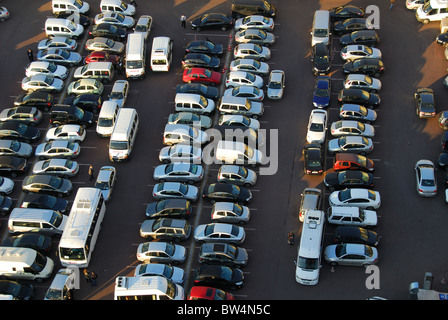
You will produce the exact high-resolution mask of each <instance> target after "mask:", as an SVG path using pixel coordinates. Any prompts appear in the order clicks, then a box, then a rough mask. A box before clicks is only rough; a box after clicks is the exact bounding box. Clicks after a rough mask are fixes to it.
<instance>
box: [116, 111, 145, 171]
mask: <svg viewBox="0 0 448 320" xmlns="http://www.w3.org/2000/svg"><path fill="white" fill-rule="evenodd" d="M138 123H139V119H138V114H137V110H135V109H133V108H121V109H120V112H119V113H118V118H117V122H116V123H115V126H114V130H113V131H112V134H111V136H110V142H109V159H110V161H113V162H118V161H124V160H128V159H129V157H130V155H131V152H132V149H133V147H134V143H135V138H136V137H137V131H138Z"/></svg>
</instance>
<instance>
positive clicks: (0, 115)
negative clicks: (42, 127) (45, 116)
mask: <svg viewBox="0 0 448 320" xmlns="http://www.w3.org/2000/svg"><path fill="white" fill-rule="evenodd" d="M11 121H13V122H19V123H23V124H26V125H30V126H36V125H38V124H39V123H41V121H42V112H40V111H39V110H38V109H37V108H36V107H26V106H25V107H12V108H6V109H3V111H1V112H0V122H11Z"/></svg>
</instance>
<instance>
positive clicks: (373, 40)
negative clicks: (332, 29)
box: [339, 30, 380, 47]
mask: <svg viewBox="0 0 448 320" xmlns="http://www.w3.org/2000/svg"><path fill="white" fill-rule="evenodd" d="M339 42H340V44H341V45H342V46H348V45H351V44H363V45H366V46H370V47H375V46H376V45H378V44H379V43H380V38H379V37H378V34H377V33H376V31H375V30H360V31H353V32H352V33H349V34H344V35H343V36H342V37H341V38H340V39H339Z"/></svg>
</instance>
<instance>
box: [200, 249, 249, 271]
mask: <svg viewBox="0 0 448 320" xmlns="http://www.w3.org/2000/svg"><path fill="white" fill-rule="evenodd" d="M248 258H249V256H248V254H247V251H246V249H244V248H241V247H237V246H234V245H231V244H228V243H204V244H202V245H201V247H200V248H199V259H198V260H199V263H201V264H218V265H223V266H228V267H232V268H234V267H236V268H244V267H245V266H246V265H247V261H248Z"/></svg>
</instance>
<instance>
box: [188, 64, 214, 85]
mask: <svg viewBox="0 0 448 320" xmlns="http://www.w3.org/2000/svg"><path fill="white" fill-rule="evenodd" d="M182 81H184V82H187V83H204V84H209V85H211V86H216V85H218V84H220V83H221V74H220V73H219V72H216V71H210V70H208V69H205V68H197V67H195V68H187V69H185V70H184V72H183V75H182Z"/></svg>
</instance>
